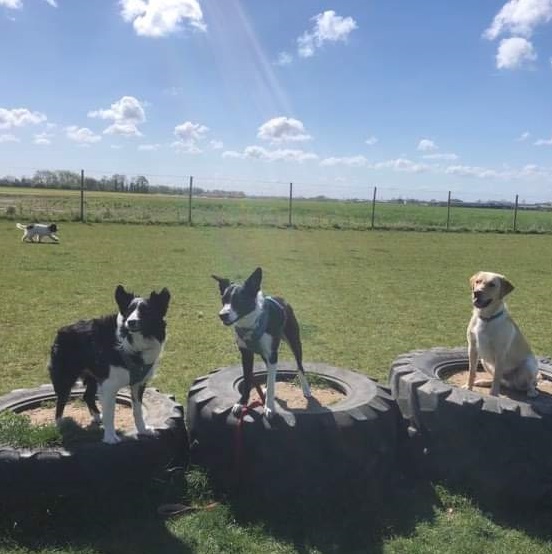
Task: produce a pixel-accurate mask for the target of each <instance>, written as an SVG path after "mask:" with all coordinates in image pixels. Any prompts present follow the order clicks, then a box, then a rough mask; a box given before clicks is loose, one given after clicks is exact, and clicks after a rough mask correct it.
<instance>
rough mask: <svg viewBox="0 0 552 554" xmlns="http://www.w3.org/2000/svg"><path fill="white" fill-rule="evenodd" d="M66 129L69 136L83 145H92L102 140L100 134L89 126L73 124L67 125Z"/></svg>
mask: <svg viewBox="0 0 552 554" xmlns="http://www.w3.org/2000/svg"><path fill="white" fill-rule="evenodd" d="M65 131H66V133H67V138H69V139H71V140H73V141H75V142H78V143H79V144H81V145H90V144H94V143H96V142H100V140H102V137H101V136H100V135H96V134H95V133H94V132H93V131H91V130H90V129H89V128H88V127H77V126H76V125H71V126H69V127H66V128H65Z"/></svg>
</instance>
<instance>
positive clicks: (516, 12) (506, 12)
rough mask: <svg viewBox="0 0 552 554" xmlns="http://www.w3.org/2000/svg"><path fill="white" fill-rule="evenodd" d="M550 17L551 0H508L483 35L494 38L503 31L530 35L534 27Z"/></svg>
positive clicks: (551, 17) (551, 13)
mask: <svg viewBox="0 0 552 554" xmlns="http://www.w3.org/2000/svg"><path fill="white" fill-rule="evenodd" d="M551 19H552V0H509V2H506V4H504V6H502V9H501V10H500V11H499V12H498V13H497V14H496V16H495V17H494V19H493V22H492V23H491V25H490V26H489V27H488V28H487V29H486V30H485V32H484V33H483V36H484V37H485V38H486V39H489V40H494V39H496V38H497V37H498V36H500V35H501V34H504V33H509V34H514V35H522V36H524V37H530V36H531V35H532V34H533V31H534V29H535V27H537V26H538V25H542V24H545V23H548V22H549V21H550V20H551Z"/></svg>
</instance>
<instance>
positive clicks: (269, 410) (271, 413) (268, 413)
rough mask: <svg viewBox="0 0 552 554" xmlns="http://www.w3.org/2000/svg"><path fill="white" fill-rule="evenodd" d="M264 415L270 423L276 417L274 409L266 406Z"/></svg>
mask: <svg viewBox="0 0 552 554" xmlns="http://www.w3.org/2000/svg"><path fill="white" fill-rule="evenodd" d="M263 413H264V416H265V417H266V419H268V420H269V421H270V420H271V419H272V418H273V417H274V409H273V408H268V407H267V406H265V407H264V409H263Z"/></svg>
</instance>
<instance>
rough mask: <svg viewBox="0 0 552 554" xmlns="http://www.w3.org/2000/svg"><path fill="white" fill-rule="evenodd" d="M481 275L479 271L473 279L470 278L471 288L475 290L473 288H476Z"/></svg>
mask: <svg viewBox="0 0 552 554" xmlns="http://www.w3.org/2000/svg"><path fill="white" fill-rule="evenodd" d="M480 274H481V271H478V272H477V273H474V274H473V275H472V276H471V277H470V288H471V289H472V290H473V287H475V282H476V281H477V278H478V277H479V275H480Z"/></svg>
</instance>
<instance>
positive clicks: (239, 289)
mask: <svg viewBox="0 0 552 554" xmlns="http://www.w3.org/2000/svg"><path fill="white" fill-rule="evenodd" d="M262 276H263V274H262V270H261V268H260V267H258V268H257V269H256V270H255V271H254V272H253V273H252V274H251V275H250V276H249V277H248V278H247V280H246V281H245V282H244V283H243V285H239V284H236V283H231V282H230V280H228V279H225V278H222V277H217V276H216V275H212V277H213V279H215V280H216V281H217V282H218V284H219V289H220V295H221V298H222V309H221V310H220V312H219V317H220V319H221V320H222V322H223V323H224V325H228V326H230V325H233V326H234V331H235V333H236V343H237V345H238V348H239V350H240V353H241V359H242V367H243V377H244V386H243V391H242V394H241V397H240V400H239V402H238V403H237V404H235V405H234V406H233V408H232V413H233V414H234V415H235V416H239V415H240V413H241V411H242V409H243V408H244V407H245V406H247V404H248V402H249V393H250V391H251V385H252V384H253V358H254V354H259V355H260V356H261V357H262V359H263V360H264V362H265V364H266V368H267V383H266V399H265V405H264V414H265V417H266V418H267V419H270V418H271V417H272V416H273V415H274V411H275V405H274V396H275V386H276V371H277V365H278V347H279V346H280V341H281V340H282V339H284V341H286V342H287V343H288V345H289V347H290V348H291V351H292V352H293V355H294V357H295V360H296V362H297V369H298V372H299V380H300V382H301V388H302V390H303V395H304V396H305V398H310V396H311V391H310V387H309V384H308V381H307V378H306V376H305V370H304V369H303V348H302V345H301V338H300V335H299V324H298V323H297V319H296V318H295V314H294V313H293V309H292V307H291V306H290V305H289V304H288V303H287V302H286V301H285V300H284V299H283V298H279V297H270V296H264V295H263V293H262V291H261V279H262Z"/></svg>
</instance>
